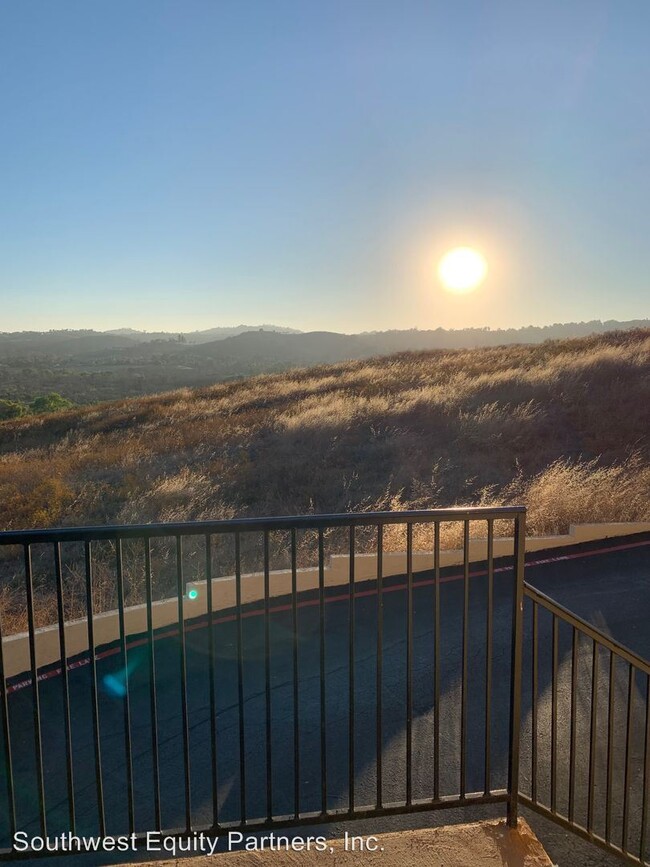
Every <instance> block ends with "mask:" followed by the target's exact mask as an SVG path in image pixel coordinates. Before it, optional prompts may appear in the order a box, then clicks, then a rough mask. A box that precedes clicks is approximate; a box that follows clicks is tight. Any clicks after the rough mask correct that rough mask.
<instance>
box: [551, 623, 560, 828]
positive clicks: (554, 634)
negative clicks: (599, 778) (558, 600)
mask: <svg viewBox="0 0 650 867" xmlns="http://www.w3.org/2000/svg"><path fill="white" fill-rule="evenodd" d="M558 631H559V626H558V619H557V616H556V615H555V614H553V620H552V627H551V642H552V662H551V812H552V813H556V812H557V686H558V684H557V680H558Z"/></svg>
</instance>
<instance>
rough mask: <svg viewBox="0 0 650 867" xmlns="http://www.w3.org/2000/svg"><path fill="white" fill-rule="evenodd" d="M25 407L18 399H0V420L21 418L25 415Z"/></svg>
mask: <svg viewBox="0 0 650 867" xmlns="http://www.w3.org/2000/svg"><path fill="white" fill-rule="evenodd" d="M26 413H27V407H26V406H25V404H24V403H21V402H20V401H18V400H0V421H7V420H8V419H10V418H21V416H23V415H26Z"/></svg>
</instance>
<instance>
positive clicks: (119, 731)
mask: <svg viewBox="0 0 650 867" xmlns="http://www.w3.org/2000/svg"><path fill="white" fill-rule="evenodd" d="M631 543H635V544H634V545H633V546H630V544H631ZM605 547H606V548H608V549H614V550H605V551H604V550H602V549H603V548H605ZM596 551H598V553H596ZM577 552H578V553H579V554H580V555H581V556H578V557H572V558H571V559H566V560H556V561H555V562H547V563H544V564H539V565H535V563H536V562H537V561H539V560H543V559H545V557H544V554H543V552H537V553H535V554H532V555H530V556H529V558H528V559H529V561H531V562H530V563H529V564H528V565H527V570H526V572H527V575H526V577H527V580H528V581H529V582H530V583H532V584H533V585H534V586H535V587H537V588H539V589H540V590H542V591H543V592H545V593H547V594H548V595H550V596H551V597H553V598H554V599H556V600H557V601H559V602H560V603H561V604H563V605H565V606H566V607H567V608H569V609H570V610H572V611H573V612H574V613H576V614H578V615H579V616H581V617H583V618H584V619H586V620H588V621H589V622H591V623H592V624H594V625H595V626H596V627H597V628H599V629H600V630H602V631H604V632H606V633H607V634H609V635H611V636H612V637H613V638H615V639H617V640H618V641H621V642H623V643H624V644H626V645H627V646H628V647H630V648H631V649H632V650H634V651H635V652H636V653H638V654H640V655H641V656H643V657H644V658H650V629H649V628H648V623H649V615H650V580H649V579H650V567H649V564H650V558H649V553H650V535H649V534H646V535H643V536H636V537H628V538H626V539H621V540H610V541H609V542H607V543H602V542H597V543H590V544H587V545H583V546H580V548H576V547H575V546H574V547H572V548H570V549H566V553H571V554H575V553H577ZM550 554H551V555H552V556H553V557H554V558H555V557H557V556H558V555H560V554H562V551H561V550H559V549H555V550H554V551H552V552H550ZM496 565H497V567H499V566H508V565H509V563H508V561H507V560H499V561H497V562H496ZM476 569H477V566H476V565H473V566H472V571H475V570H476ZM478 570H479V571H480V567H479V568H478ZM457 572H458V569H457V567H455V568H452V569H448V570H443V577H444V578H451V577H452V576H453V575H455V574H456V573H457ZM431 577H432V576H431V573H426V572H419V573H417V574H416V576H415V586H414V591H413V686H412V697H413V730H412V750H413V752H412V755H413V765H412V767H413V783H412V785H413V797H414V799H417V798H426V797H431V795H432V794H433V792H432V785H433V783H432V781H433V772H434V763H433V748H432V745H433V731H434V722H433V720H434V714H433V674H432V671H433V661H434V660H433V648H434V630H433V616H432V612H433V599H434V596H433V586H432V582H431ZM385 587H386V592H385V595H384V642H383V646H384V652H383V689H382V711H383V716H382V755H383V775H382V785H383V799H384V803H391V802H399V801H403V800H404V797H405V755H406V735H405V728H406V712H405V708H406V701H405V699H406V646H407V643H406V618H407V594H406V591H405V589H404V579H403V577H401V578H400V577H398V578H395V579H390V580H387V581H386V582H385ZM511 591H512V571H511V569H504V570H503V571H497V573H496V575H495V585H494V633H493V691H492V725H491V739H490V744H491V749H490V758H491V768H492V774H491V785H492V788H493V789H499V788H503V787H504V786H505V780H506V767H507V746H508V732H507V714H508V706H509V669H510V640H511V638H510V636H511V630H510V613H511V605H512V595H511ZM334 594H335V595H334V596H333V598H331V599H328V602H327V604H326V605H325V609H324V610H325V671H326V680H325V703H326V717H327V799H328V808H329V809H330V810H334V809H346V808H347V806H348V798H349V778H348V741H349V738H348V733H349V730H348V719H349V710H348V708H349V704H348V699H349V692H350V681H349V666H348V653H349V645H348V634H349V631H348V630H349V617H350V605H349V601H348V600H347V599H346V598H345V594H341V590H340V588H337V589H335V591H334ZM486 599H487V580H486V578H485V577H484V576H480V575H479V576H477V577H473V578H471V580H470V619H469V647H468V651H469V652H468V687H467V701H468V717H467V719H468V738H467V757H466V789H467V791H468V792H474V791H482V789H483V779H484V769H485V765H484V743H485V725H484V723H485V720H484V707H485V635H486V626H485V624H486V616H485V615H486ZM440 600H441V603H440V604H441V635H440V646H441V650H442V652H441V659H440V689H441V705H440V744H441V764H440V768H439V775H440V791H441V794H443V795H444V794H455V793H457V792H458V789H459V773H460V751H459V743H460V712H459V704H460V701H459V699H460V673H461V647H462V642H461V635H462V630H461V622H462V621H461V617H462V606H463V582H462V581H459V580H445V581H444V582H443V583H442V585H441V588H440ZM278 601H279V600H274V602H273V605H274V606H275V605H277V604H278ZM300 601H301V605H300V608H299V611H298V669H299V724H300V725H299V728H300V751H299V762H300V774H299V776H300V809H301V811H302V812H305V813H306V812H310V811H313V812H318V811H319V809H320V799H321V792H322V787H321V783H322V781H321V773H320V677H319V673H320V662H319V607H318V605H317V604H316V603H317V598H315V597H314V596H313V595H312V596H309V595H301V599H300ZM529 607H530V606H529ZM254 609H255V606H253V609H251V608H249V609H248V611H247V614H248V615H250V616H246V617H245V618H244V620H243V645H244V682H243V690H244V721H245V732H244V734H245V765H246V771H245V782H246V813H247V817H248V818H254V817H259V816H262V815H264V814H265V811H266V785H267V782H266V746H265V745H266V737H265V733H266V700H265V699H266V692H265V680H264V674H265V620H264V616H263V612H259V611H256V610H254ZM354 619H355V667H354V675H355V677H354V700H355V741H354V744H355V775H354V776H355V790H354V794H355V801H356V805H357V807H360V806H364V805H372V804H374V802H375V797H376V787H377V774H376V760H375V757H376V750H377V741H376V707H377V690H376V665H377V656H376V635H377V633H376V629H377V594H376V587H375V585H374V584H373V583H372V582H366V583H363V584H361V583H360V584H359V585H358V587H357V600H356V603H355V611H354ZM223 620H225V622H219V623H218V624H217V625H216V627H215V630H214V643H215V649H216V657H217V665H216V680H215V684H216V703H217V717H216V736H217V743H218V762H217V772H218V784H219V785H218V791H219V799H218V800H219V817H220V819H221V820H222V821H223V822H228V821H236V820H238V818H239V816H240V804H241V780H240V774H239V763H240V756H239V714H238V706H239V705H238V693H237V683H238V679H237V632H236V624H235V622H234V621H233V620H232V619H230V620H228V619H227V618H221V617H220V621H223ZM530 621H531V618H530V614H529V612H528V614H527V617H526V636H527V637H526V648H527V650H526V652H525V658H524V669H525V681H524V683H525V684H528V683H529V680H530V678H529V671H530V653H529V648H530V641H529V639H530ZM188 626H190V627H191V626H192V625H191V624H188ZM194 626H195V627H196V628H189V629H188V630H187V633H186V641H187V684H188V693H187V694H188V718H189V726H190V758H191V803H192V818H193V823H194V824H195V825H198V826H200V825H208V824H210V822H211V818H212V814H211V810H212V807H211V764H212V752H211V734H210V724H209V720H210V713H209V686H208V685H209V669H208V629H207V628H206V627H205V626H204V625H202V624H200V623H197V624H195V625H194ZM569 632H570V631H569V630H568V629H566V630H565V628H564V627H562V628H561V629H560V635H559V662H560V682H559V685H558V701H559V705H558V706H559V709H560V722H559V727H558V744H559V746H558V760H559V764H558V766H559V769H560V770H559V773H558V798H559V804H560V806H561V805H562V803H563V798H564V797H565V795H566V775H565V773H564V772H565V770H566V767H567V763H566V751H565V746H564V744H565V742H566V743H568V728H567V726H566V724H565V721H566V719H567V715H566V710H567V709H568V706H569V705H568V702H569V695H570V692H569V690H568V684H569V677H570V660H571V637H570V634H569ZM269 634H270V645H271V655H270V674H271V729H272V742H271V748H272V749H271V752H272V798H273V813H274V815H276V816H280V815H286V814H290V813H292V812H293V810H294V784H293V779H294V748H293V678H292V672H293V668H292V652H293V637H292V621H291V611H290V610H287V609H286V607H283V606H281V605H279V606H278V610H277V611H275V612H273V613H272V615H271V617H270V620H269ZM136 644H137V643H136ZM550 646H551V644H550V618H546V616H545V615H542V616H541V617H540V648H541V651H540V669H539V693H540V704H539V721H540V722H539V732H540V734H539V763H540V771H539V789H540V793H544V792H545V791H546V790H547V789H548V774H547V771H546V769H547V768H548V763H549V752H550V746H549V742H550V738H549V737H548V732H549V731H550V712H549V707H550V650H548V649H549V648H550ZM547 651H548V652H547ZM148 660H149V658H148V648H147V646H146V645H142V644H140V645H137V646H134V647H132V648H131V649H130V650H129V653H128V661H127V668H128V672H129V694H130V712H131V721H132V722H131V727H132V744H131V747H132V755H133V770H134V789H135V804H136V826H137V828H138V829H141V830H146V829H147V828H150V827H153V822H154V800H153V787H152V779H153V767H152V750H151V716H150V698H149V694H150V691H149V678H148V671H149V668H148V666H149V661H148ZM590 660H591V649H590V647H588V646H587V642H585V643H584V646H582V645H581V646H580V654H579V665H580V669H579V689H578V706H579V712H580V714H581V715H580V717H579V721H578V736H579V738H578V739H579V742H580V744H581V746H582V749H581V750H580V751H579V754H578V765H577V774H576V777H577V787H576V799H577V804H578V812H577V817H578V818H580V817H581V815H582V814H581V812H580V811H584V809H586V807H585V803H586V801H585V791H586V789H585V785H586V783H585V780H586V768H587V764H588V751H586V750H585V744H586V742H587V739H588V731H589V729H588V722H589V720H588V717H589V706H590V705H589V695H590V690H591V674H590V670H591V669H590V665H591V662H590ZM155 662H156V672H157V677H156V696H157V704H158V731H159V752H160V791H161V803H162V821H163V827H165V828H173V827H180V826H181V825H182V824H183V815H184V782H183V781H184V776H183V760H182V756H183V749H182V743H183V741H182V724H181V718H182V717H181V700H180V699H181V695H180V686H179V685H180V666H179V642H178V638H177V637H176V636H170V637H166V638H165V637H159V638H158V639H157V641H156V642H155ZM607 665H608V662H607V663H606V662H605V658H604V657H603V661H602V662H601V677H600V678H599V690H602V688H603V687H601V680H602V679H603V678H605V677H606V676H607V675H608V672H607V670H606V668H607ZM97 672H98V679H99V684H100V720H101V749H102V774H103V782H104V797H105V805H106V817H107V831H108V833H115V834H118V833H125V832H126V830H127V827H128V813H127V798H126V771H125V767H126V764H125V748H124V697H123V684H124V666H123V660H121V658H120V655H119V654H113V655H108V656H105V657H104V658H102V659H101V660H99V661H98V663H97ZM626 678H627V673H626V671H624V670H623V669H622V668H621V670H620V671H619V670H618V669H617V671H616V685H617V692H616V702H615V704H616V710H615V719H616V727H617V730H620V727H621V725H622V726H623V730H624V719H625V717H624V711H625V702H626V693H625V692H624V691H625V689H627V679H626ZM645 688H646V687H645V682H642V681H641V679H640V678H639V679H638V682H637V680H636V679H635V682H634V692H635V702H636V704H635V707H638V713H637V715H636V716H635V723H634V726H633V729H634V731H635V741H634V747H633V751H632V756H631V764H632V771H633V779H635V778H638V774H639V769H640V766H641V761H642V759H641V752H640V750H641V741H642V737H641V734H642V733H639V734H638V736H637V733H636V727H637V722H636V720H637V717H638V727H639V729H641V728H642V722H641V717H640V714H641V710H642V709H643V702H644V701H645ZM70 689H71V706H72V708H73V718H72V741H73V745H74V777H75V808H76V818H77V833H83V834H94V833H97V830H98V824H97V796H96V787H95V783H94V749H93V737H92V714H91V702H90V670H89V667H88V666H85V667H80V668H77V669H75V670H73V671H71V672H70ZM39 694H40V701H41V713H42V728H43V743H44V762H45V771H46V775H45V788H46V800H47V805H48V817H47V818H48V832H49V833H50V834H56V833H60V832H61V831H62V830H63V829H65V828H67V816H68V814H67V799H66V772H65V745H64V736H63V725H62V720H63V703H62V693H61V678H60V677H53V678H50V679H48V680H44V681H42V682H41V683H40V686H39ZM604 694H605V700H606V697H607V685H606V683H605V685H604ZM32 700H33V696H32V689H31V687H27V688H23V689H20V690H17V691H16V692H14V693H12V694H11V696H10V717H11V736H12V747H13V758H14V775H15V779H16V806H17V813H18V822H19V826H20V827H21V828H22V829H24V830H26V831H28V832H29V833H30V834H31V833H34V834H37V833H39V825H38V799H37V794H36V787H35V784H34V783H35V762H34V748H33V743H34V740H33V736H34V732H33V715H32ZM522 701H523V720H524V722H523V746H522V778H523V781H524V787H526V786H527V785H528V782H529V780H530V688H529V687H528V686H525V688H524V691H523V697H522ZM599 713H600V711H599ZM598 719H599V730H600V728H602V729H603V730H604V734H605V735H606V728H607V725H606V716H605V723H604V725H601V724H600V723H601V717H600V716H599V718H598ZM585 733H586V737H585ZM565 735H566V737H565ZM605 751H606V750H605V742H604V741H603V742H602V743H601V742H599V744H598V750H597V766H598V768H599V769H600V770H599V776H598V777H597V785H598V786H599V787H600V788H599V792H602V791H603V789H602V787H603V786H604V775H603V774H602V773H600V771H602V767H601V766H602V764H603V762H604V755H605ZM619 758H620V757H619ZM619 765H621V766H622V763H621V761H619ZM614 792H615V794H616V793H617V792H618V789H617V784H616V783H615V785H614ZM637 794H638V793H635V794H634V796H633V798H632V800H631V802H630V813H631V816H632V823H633V826H634V822H635V821H637V820H638V803H637V802H638V797H637ZM639 797H640V795H639ZM3 798H4V787H2V792H1V793H0V841H1V843H2V845H3V846H6V845H8V842H9V841H8V825H7V818H6V801H3V800H2V799H3ZM619 800H622V799H619ZM600 803H601V799H599V798H597V811H598V810H600V806H598V805H600ZM619 807H620V804H617V807H616V810H615V813H616V815H615V816H614V818H613V821H614V825H616V822H617V821H618V819H617V818H616V816H617V815H618V813H617V811H618V809H619ZM497 812H502V809H501V808H497ZM494 814H495V808H493V807H492V808H482V809H481V810H477V809H476V808H474V812H472V813H471V814H469V815H468V814H465V815H464V816H463V815H461V814H460V811H453V813H452V812H447V811H441V812H438V813H436V814H433V819H432V816H431V814H425V813H421V814H417V815H415V816H414V815H411V816H402V817H390V818H385V819H373V820H362V821H361V822H358V823H355V824H354V828H355V830H354V833H376V832H380V831H382V830H390V829H393V828H397V827H407V826H408V827H414V826H417V825H421V824H427V823H430V822H431V821H435V822H436V823H444V822H447V821H450V820H453V821H458V820H461V819H468V818H474V817H478V816H482V815H494ZM598 815H600V814H598ZM635 816H636V818H635ZM529 819H530V820H531V823H532V824H533V825H534V826H535V827H536V829H537V830H538V833H539V834H540V837H541V838H542V840H543V842H544V843H545V844H546V845H547V848H548V850H549V853H550V854H551V856H552V857H553V858H554V859H555V860H556V861H557V862H558V863H560V864H563V865H564V864H567V865H569V864H571V865H576V867H579V865H584V867H595V865H605V864H610V863H611V864H615V863H619V862H618V860H617V859H616V858H615V857H613V856H610V855H608V854H606V853H601V852H599V851H598V850H596V849H595V848H594V847H593V846H591V845H590V844H588V843H585V842H582V841H580V840H578V839H577V838H575V837H574V835H571V834H568V833H567V832H565V831H563V830H562V829H560V828H559V827H557V826H555V825H552V824H551V823H550V822H547V821H546V820H543V819H541V818H537V817H533V816H529ZM344 827H347V826H345V825H344V824H342V823H338V824H337V823H331V824H330V825H328V826H327V833H328V834H330V835H332V836H337V835H338V834H339V833H340V832H341V831H342V829H343V828H344ZM296 833H303V834H304V833H307V830H306V829H304V830H299V831H297V832H296ZM107 858H108V856H103V858H102V857H95V858H94V860H93V863H107ZM83 860H84V862H85V863H88V864H89V863H91V859H88V858H84V859H83ZM59 863H61V862H59ZM77 863H81V862H80V861H79V859H77Z"/></svg>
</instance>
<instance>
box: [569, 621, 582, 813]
mask: <svg viewBox="0 0 650 867" xmlns="http://www.w3.org/2000/svg"><path fill="white" fill-rule="evenodd" d="M579 639H580V636H579V633H578V630H577V629H576V628H575V626H573V627H571V724H570V734H569V809H568V816H569V822H573V815H574V809H575V791H576V742H577V725H578V641H579Z"/></svg>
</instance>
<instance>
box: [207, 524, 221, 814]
mask: <svg viewBox="0 0 650 867" xmlns="http://www.w3.org/2000/svg"><path fill="white" fill-rule="evenodd" d="M205 604H206V607H207V609H208V655H209V659H208V677H209V678H210V685H209V686H210V689H209V694H210V753H211V756H212V768H211V771H212V774H211V777H212V827H213V828H216V827H217V826H218V824H219V775H218V761H217V759H218V756H217V700H216V693H215V686H214V662H215V659H214V658H215V646H214V605H213V600H212V536H211V535H210V534H209V533H207V534H206V536H205Z"/></svg>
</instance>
